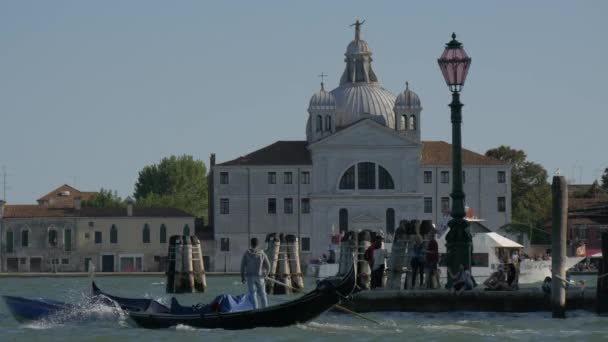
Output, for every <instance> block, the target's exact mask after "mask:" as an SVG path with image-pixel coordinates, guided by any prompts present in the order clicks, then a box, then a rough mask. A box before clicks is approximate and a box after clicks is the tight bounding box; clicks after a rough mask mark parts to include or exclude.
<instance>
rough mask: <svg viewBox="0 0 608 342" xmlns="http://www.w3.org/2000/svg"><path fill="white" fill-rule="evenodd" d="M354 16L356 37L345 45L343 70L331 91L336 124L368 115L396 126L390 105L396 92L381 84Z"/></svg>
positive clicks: (346, 122)
mask: <svg viewBox="0 0 608 342" xmlns="http://www.w3.org/2000/svg"><path fill="white" fill-rule="evenodd" d="M364 22H365V21H363V22H360V21H359V20H357V22H355V23H354V24H353V25H351V26H354V27H355V39H354V40H353V41H351V42H350V43H349V44H348V46H347V47H346V53H345V54H344V55H345V57H346V58H345V59H344V62H345V63H346V66H345V69H344V73H343V74H342V77H341V78H340V86H339V87H337V88H336V89H334V90H332V91H331V93H332V95H333V96H334V97H335V100H336V127H344V126H348V125H350V124H352V123H353V122H356V121H358V120H361V119H364V118H371V119H373V120H376V121H377V122H379V123H381V124H383V125H386V126H388V127H390V128H394V127H395V123H394V120H395V119H394V115H393V106H394V105H395V95H393V94H392V93H391V92H390V91H388V90H386V89H384V88H382V87H381V86H380V84H379V83H378V77H377V76H376V74H375V73H374V70H373V68H372V51H371V49H370V48H369V45H367V42H365V41H364V40H363V39H361V25H363V23H364Z"/></svg>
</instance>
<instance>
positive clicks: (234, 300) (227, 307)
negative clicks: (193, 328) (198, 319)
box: [171, 294, 253, 315]
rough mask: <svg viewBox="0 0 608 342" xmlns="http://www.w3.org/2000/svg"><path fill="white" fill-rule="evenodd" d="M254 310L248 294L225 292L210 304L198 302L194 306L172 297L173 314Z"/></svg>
mask: <svg viewBox="0 0 608 342" xmlns="http://www.w3.org/2000/svg"><path fill="white" fill-rule="evenodd" d="M247 310H253V305H252V304H251V301H249V297H248V296H247V295H246V294H242V295H239V296H233V295H229V294H223V295H219V296H217V297H215V299H213V300H212V301H211V303H209V304H196V305H192V306H182V305H180V304H179V302H178V301H177V299H175V297H174V298H171V314H173V315H189V314H199V315H200V314H207V313H215V312H239V311H247Z"/></svg>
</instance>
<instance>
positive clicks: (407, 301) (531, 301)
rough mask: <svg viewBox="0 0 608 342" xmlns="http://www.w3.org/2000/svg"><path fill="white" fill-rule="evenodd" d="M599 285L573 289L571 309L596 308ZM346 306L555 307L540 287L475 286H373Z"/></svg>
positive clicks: (378, 308) (421, 309)
mask: <svg viewBox="0 0 608 342" xmlns="http://www.w3.org/2000/svg"><path fill="white" fill-rule="evenodd" d="M596 297H597V296H596V289H594V288H589V289H585V290H581V289H570V290H568V291H567V293H566V309H567V310H587V311H593V312H595V311H596ZM344 306H345V307H347V308H349V309H351V310H353V311H355V312H359V313H364V312H378V311H401V312H450V311H476V312H535V311H551V298H550V296H548V295H546V294H544V293H543V292H542V291H541V290H540V289H536V288H533V289H532V288H531V289H520V290H517V291H484V290H482V289H475V290H473V291H465V292H463V293H461V294H458V295H457V294H454V293H451V292H450V291H447V290H414V291H398V290H372V291H363V292H359V293H356V294H354V295H353V297H352V300H351V301H346V302H345V303H344Z"/></svg>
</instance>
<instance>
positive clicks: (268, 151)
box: [218, 141, 508, 166]
mask: <svg viewBox="0 0 608 342" xmlns="http://www.w3.org/2000/svg"><path fill="white" fill-rule="evenodd" d="M306 146H307V142H306V141H277V142H275V143H274V144H271V145H268V146H266V147H263V148H261V149H259V150H257V151H254V152H251V153H249V154H247V155H245V156H242V157H239V158H236V159H233V160H230V161H227V162H224V163H221V164H218V165H220V166H234V165H239V166H262V165H311V164H312V161H311V158H310V151H309V150H308V149H307V148H306ZM421 160H422V164H423V165H452V145H451V144H448V143H447V142H445V141H423V142H422V158H421ZM462 161H463V163H464V165H476V166H483V165H508V164H507V163H505V162H502V161H500V160H496V159H493V158H490V157H486V156H484V155H482V154H479V153H476V152H473V151H470V150H467V149H463V150H462Z"/></svg>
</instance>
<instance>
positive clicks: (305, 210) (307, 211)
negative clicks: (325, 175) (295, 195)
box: [302, 198, 310, 214]
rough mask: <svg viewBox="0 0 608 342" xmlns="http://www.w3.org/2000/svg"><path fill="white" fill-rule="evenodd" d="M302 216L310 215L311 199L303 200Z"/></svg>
mask: <svg viewBox="0 0 608 342" xmlns="http://www.w3.org/2000/svg"><path fill="white" fill-rule="evenodd" d="M302 214H310V199H309V198H302Z"/></svg>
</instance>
